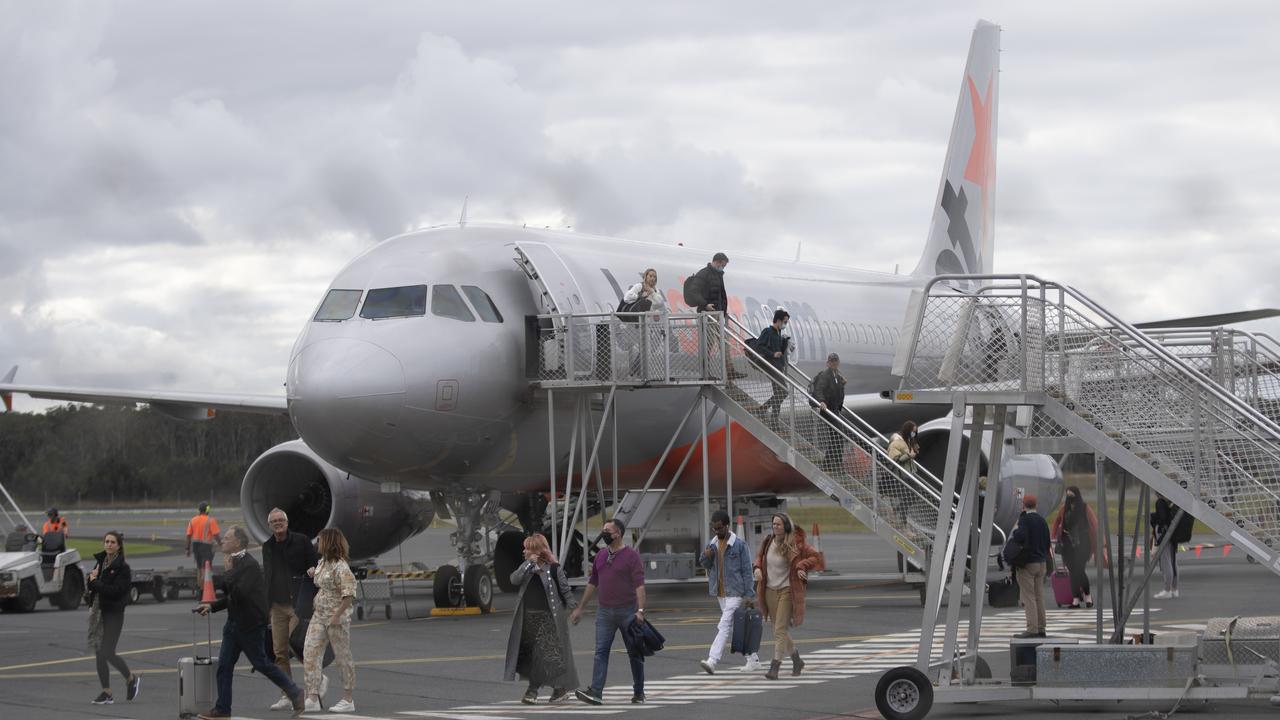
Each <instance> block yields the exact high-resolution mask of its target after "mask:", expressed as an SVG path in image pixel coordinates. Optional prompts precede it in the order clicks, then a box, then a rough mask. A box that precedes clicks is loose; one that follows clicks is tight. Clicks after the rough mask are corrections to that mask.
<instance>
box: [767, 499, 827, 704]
mask: <svg viewBox="0 0 1280 720" xmlns="http://www.w3.org/2000/svg"><path fill="white" fill-rule="evenodd" d="M772 525H773V533H772V534H771V535H767V536H766V537H765V539H764V542H763V543H761V544H760V552H759V553H758V554H757V555H756V562H755V570H754V572H753V575H754V576H755V581H756V594H757V595H758V596H760V597H761V598H763V599H764V604H763V607H762V608H761V610H762V613H761V614H763V615H764V619H765V620H768V619H770V618H772V619H773V662H772V663H770V664H769V671H768V672H767V673H765V677H766V678H769V679H770V680H777V679H778V669H779V668H780V667H782V658H784V657H787V656H788V655H790V656H791V674H792V675H799V674H800V671H801V670H803V669H804V665H805V663H804V661H803V660H801V659H800V652H799V651H798V650H796V645H795V642H793V641H792V639H791V630H790V629H791V628H793V627H799V626H800V625H801V624H802V623H803V622H804V598H805V589H806V588H807V586H808V584H809V571H810V570H812V569H814V568H815V567H817V566H818V553H817V552H816V551H815V550H814V549H813V548H812V547H810V546H809V543H807V542H805V536H804V530H801V529H800V528H798V527H796V526H795V525H794V524H792V522H791V517H790V516H788V515H787V514H786V513H775V514H774V516H773V521H772Z"/></svg>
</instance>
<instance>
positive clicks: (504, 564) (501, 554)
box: [493, 530, 524, 593]
mask: <svg viewBox="0 0 1280 720" xmlns="http://www.w3.org/2000/svg"><path fill="white" fill-rule="evenodd" d="M523 561H524V533H522V532H520V531H519V530H508V531H506V532H504V533H502V534H501V535H499V536H498V542H497V544H496V545H495V546H494V549H493V575H494V579H495V580H497V581H498V589H499V590H501V591H502V592H506V593H510V592H515V591H517V590H519V589H520V586H519V585H513V584H512V583H511V573H513V572H515V571H516V568H518V567H520V563H521V562H523Z"/></svg>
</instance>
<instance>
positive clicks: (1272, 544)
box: [876, 275, 1280, 718]
mask: <svg viewBox="0 0 1280 720" xmlns="http://www.w3.org/2000/svg"><path fill="white" fill-rule="evenodd" d="M907 314H908V316H907V318H906V321H905V323H904V328H903V339H902V343H901V345H900V346H899V348H898V354H897V356H896V357H895V363H894V374H895V375H898V376H900V377H902V383H901V386H900V388H899V389H898V391H897V392H896V393H895V396H894V397H895V401H897V402H902V403H929V404H934V405H937V404H942V405H949V406H950V407H951V408H952V410H951V419H952V442H951V443H950V445H949V447H948V457H947V462H946V466H945V468H946V469H945V472H944V475H943V480H942V487H941V491H940V494H941V495H942V496H944V497H945V496H947V495H949V494H951V493H952V492H953V491H954V490H955V489H956V488H957V487H959V488H960V495H961V498H960V501H959V503H958V505H957V507H958V511H957V512H956V513H946V514H940V515H939V516H938V526H937V528H936V529H935V532H934V534H933V537H934V538H935V539H936V541H937V544H938V545H939V546H940V549H939V551H937V552H935V553H934V555H933V562H932V563H931V565H930V568H929V579H928V587H927V591H926V594H927V600H926V605H925V610H924V619H923V624H922V629H921V639H920V645H919V651H918V656H917V662H916V664H915V665H914V666H912V667H904V668H896V669H894V670H891V671H890V672H888V673H886V674H885V676H884V677H883V678H882V679H881V682H880V685H879V686H878V687H877V693H876V700H877V706H878V707H879V708H880V709H881V712H882V714H884V715H885V716H886V717H894V718H897V717H903V718H905V717H917V718H918V717H923V715H924V714H925V713H926V712H927V711H928V707H929V705H931V704H932V703H933V702H935V701H939V702H976V701H984V700H1053V701H1059V700H1063V699H1089V700H1119V699H1131V700H1139V699H1140V700H1156V699H1162V698H1167V699H1169V700H1177V699H1180V698H1185V699H1192V698H1200V699H1211V698H1227V697H1239V698H1243V697H1257V696H1259V695H1263V696H1266V695H1269V694H1271V693H1274V692H1276V690H1277V687H1276V677H1275V674H1274V673H1270V674H1268V673H1266V672H1265V668H1266V667H1271V668H1272V669H1273V670H1274V669H1275V668H1276V667H1278V666H1277V664H1276V663H1277V661H1280V656H1278V657H1263V656H1262V655H1258V657H1256V658H1255V657H1254V656H1252V655H1250V656H1249V659H1248V660H1247V661H1243V660H1235V661H1232V662H1230V663H1229V666H1228V667H1226V668H1225V669H1223V668H1217V667H1215V666H1214V665H1212V664H1211V661H1210V660H1209V659H1207V658H1208V657H1209V655H1208V654H1206V652H1204V648H1201V650H1202V652H1200V654H1199V657H1200V658H1202V659H1201V660H1197V659H1196V658H1197V654H1196V650H1195V647H1194V642H1193V643H1192V647H1191V649H1190V651H1189V656H1188V655H1187V652H1184V650H1185V648H1181V649H1180V648H1175V647H1170V648H1168V652H1167V653H1166V652H1161V653H1159V654H1158V655H1157V654H1155V653H1148V655H1149V656H1150V657H1149V658H1147V659H1142V658H1141V657H1140V651H1135V650H1132V649H1129V650H1126V649H1124V648H1123V642H1124V640H1125V638H1124V637H1123V628H1124V622H1125V618H1126V617H1127V616H1128V613H1130V612H1132V611H1133V609H1134V606H1135V604H1136V603H1137V602H1139V601H1144V602H1146V598H1147V597H1148V596H1147V594H1146V592H1147V591H1146V588H1147V584H1148V582H1149V580H1150V577H1151V573H1152V572H1153V570H1154V566H1153V564H1152V560H1153V558H1154V557H1158V556H1159V554H1160V553H1162V552H1164V551H1165V549H1166V547H1167V543H1168V537H1167V535H1168V534H1166V538H1165V539H1164V540H1163V541H1162V542H1161V543H1159V544H1158V545H1157V547H1156V548H1155V549H1154V550H1153V552H1151V553H1148V554H1147V556H1146V557H1145V558H1144V562H1145V575H1144V577H1143V579H1142V581H1141V583H1140V584H1139V587H1138V588H1137V590H1135V592H1134V593H1133V594H1132V595H1131V596H1128V597H1126V596H1125V594H1124V590H1123V579H1122V575H1123V572H1122V571H1121V572H1117V571H1116V568H1115V566H1116V565H1117V564H1119V565H1120V566H1121V567H1123V563H1124V561H1125V557H1124V555H1125V553H1124V552H1123V535H1124V530H1123V527H1122V528H1121V530H1120V532H1119V533H1118V536H1117V541H1118V542H1120V543H1121V548H1120V551H1119V552H1118V553H1115V554H1112V553H1111V547H1112V546H1111V543H1110V536H1109V534H1108V533H1109V529H1108V527H1107V520H1106V516H1107V512H1106V502H1107V500H1106V494H1105V491H1104V484H1103V481H1102V472H1101V468H1102V462H1103V461H1104V460H1107V459H1109V460H1111V461H1112V462H1114V463H1116V464H1117V465H1119V466H1120V467H1121V468H1123V469H1124V470H1125V471H1127V472H1128V473H1129V474H1130V475H1132V476H1133V477H1135V478H1137V479H1138V480H1139V481H1141V483H1143V485H1145V489H1144V491H1143V496H1144V499H1145V500H1149V493H1150V492H1155V493H1159V494H1160V495H1163V496H1164V497H1166V498H1168V499H1169V500H1171V501H1172V502H1174V503H1175V504H1176V505H1177V506H1178V507H1179V508H1180V511H1179V516H1181V513H1183V512H1186V513H1190V514H1191V515H1193V516H1194V517H1195V518H1196V519H1198V520H1200V521H1201V522H1202V523H1204V524H1205V525H1207V526H1209V527H1210V528H1211V529H1212V530H1214V531H1215V532H1217V533H1218V534H1219V535H1221V536H1222V537H1224V538H1227V539H1229V540H1230V541H1231V542H1233V543H1235V544H1237V545H1238V546H1240V547H1243V548H1245V549H1246V550H1247V551H1248V552H1249V553H1250V554H1252V555H1253V556H1254V557H1255V558H1256V559H1257V560H1258V561H1259V562H1260V563H1261V564H1263V565H1266V566H1267V567H1268V568H1270V569H1271V571H1272V572H1274V573H1277V574H1280V557H1278V556H1277V552H1276V551H1277V548H1280V426H1278V425H1277V423H1276V420H1275V412H1274V407H1275V400H1276V396H1277V388H1278V387H1280V386H1278V385H1277V383H1276V381H1275V378H1276V372H1277V362H1276V358H1277V353H1276V346H1275V344H1274V343H1273V342H1271V341H1270V339H1269V338H1267V337H1265V336H1255V335H1249V334H1247V333H1241V332H1239V331H1233V330H1225V329H1219V328H1215V329H1192V330H1159V331H1152V332H1150V333H1147V332H1143V331H1140V330H1139V329H1137V328H1135V327H1133V326H1132V325H1130V324H1128V323H1126V322H1124V321H1123V320H1122V319H1120V318H1119V317H1117V316H1115V315H1114V314H1113V313H1111V312H1109V311H1108V310H1107V309H1106V308H1104V307H1102V306H1101V305H1100V304H1098V303H1097V302H1095V301H1094V300H1092V299H1091V298H1089V297H1088V296H1086V295H1084V294H1083V293H1081V292H1079V291H1078V290H1075V289H1074V288H1070V287H1067V286H1064V285H1061V284H1058V283H1054V282H1050V281H1046V280H1042V279H1040V278H1037V277H1034V276H1029V275H1025V276H1024V275H986V276H943V277H938V278H935V279H934V280H932V281H931V282H930V283H929V284H928V285H926V287H925V288H924V289H923V290H922V291H920V292H919V293H917V294H916V296H915V297H913V299H912V302H911V304H910V306H909V309H908V313H907ZM1011 407H1025V408H1029V409H1030V415H1029V418H1028V419H1027V420H1026V428H1025V429H1026V433H1027V437H1026V438H1025V439H1023V440H1020V441H1018V442H1016V443H1015V448H1017V449H1019V450H1021V451H1024V452H1027V451H1036V450H1039V451H1042V452H1092V453H1093V454H1094V455H1095V458H1096V463H1095V467H1096V468H1097V476H1098V492H1099V504H1100V511H1101V512H1100V513H1099V515H1100V520H1101V522H1100V528H1099V535H1098V537H1097V538H1095V539H1094V542H1095V547H1098V548H1102V549H1103V552H1099V553H1096V554H1095V566H1094V569H1095V571H1096V572H1097V573H1098V578H1099V582H1098V583H1097V586H1096V587H1095V591H1096V592H1099V593H1102V594H1103V595H1105V594H1106V593H1104V592H1103V590H1104V589H1108V588H1107V586H1108V585H1109V589H1110V595H1111V604H1112V605H1113V607H1112V620H1113V624H1114V629H1115V631H1114V632H1113V633H1112V634H1111V636H1110V643H1108V644H1107V645H1106V646H1102V637H1103V632H1102V630H1103V614H1102V603H1101V602H1100V603H1099V604H1098V610H1097V624H1098V632H1097V636H1098V641H1099V646H1102V647H1099V646H1086V647H1083V648H1081V649H1080V650H1077V649H1076V648H1074V647H1071V646H1070V644H1069V643H1067V644H1064V643H1055V642H1054V641H1053V640H1052V639H1040V640H1036V639H1030V640H1028V641H1026V642H1027V643H1029V644H1028V646H1027V647H1026V648H1025V650H1028V651H1029V653H1030V658H1031V661H1030V664H1031V670H1030V678H1031V679H1030V682H1028V681H1027V679H1026V677H1023V678H1022V681H1021V682H1019V678H1018V677H1017V675H1016V673H1017V671H1018V670H1019V669H1020V668H1018V667H1017V664H1016V658H1017V657H1018V652H1017V648H1011V657H1014V658H1015V662H1014V668H1013V669H1012V670H1011V672H1012V673H1014V675H1012V676H1011V681H1012V684H1011V683H1010V682H1004V681H998V680H997V681H992V680H989V679H986V678H989V677H990V675H989V673H984V672H983V671H984V669H985V663H982V662H980V659H979V658H978V657H977V654H976V653H977V648H978V647H979V638H980V634H981V628H982V606H983V597H982V595H981V594H975V595H974V597H973V602H972V603H971V605H970V607H969V608H968V609H967V611H966V612H965V614H966V615H967V624H966V625H965V632H964V638H963V639H962V638H961V635H960V628H961V623H960V620H961V613H962V607H961V604H960V603H959V602H958V601H957V600H956V597H957V596H956V595H955V594H954V589H955V588H956V587H958V586H959V584H960V583H961V582H962V581H963V579H964V576H965V572H964V571H963V569H962V568H961V567H960V564H961V563H960V561H961V558H962V557H963V555H962V554H961V553H962V552H964V547H963V546H964V539H965V538H966V537H968V538H970V539H971V541H973V540H977V541H978V552H979V553H983V552H986V551H987V549H988V548H987V543H986V540H987V538H986V537H983V536H981V534H980V533H978V530H979V529H980V528H983V527H989V526H990V525H991V522H992V508H991V506H990V504H988V505H987V507H986V508H985V509H984V510H983V512H982V516H981V517H978V515H977V511H978V507H979V503H978V502H977V497H976V491H974V489H973V483H972V482H970V481H971V480H972V477H966V478H965V479H964V480H963V481H961V479H960V478H958V477H957V476H958V468H959V463H958V460H959V452H960V443H959V442H958V440H959V438H960V437H961V434H962V432H964V430H965V428H966V426H967V425H966V423H967V422H969V421H968V420H966V418H967V417H972V418H973V421H974V422H975V423H980V419H981V418H983V417H984V416H995V417H1003V416H1005V413H1006V411H1007V409H1009V408H1011ZM992 432H999V428H998V427H997V428H994V429H993V430H992ZM1001 444H1002V443H993V445H992V447H993V451H994V452H999V450H998V448H1000V446H1001ZM972 448H973V443H971V445H970V451H971V452H972ZM999 466H1000V465H999V462H997V459H996V458H993V459H992V462H991V473H998V472H999ZM974 472H976V470H975V468H974V465H973V463H972V462H970V463H969V464H968V466H967V468H966V473H968V474H969V475H972V474H973V473H974ZM989 480H991V481H994V479H992V478H989ZM1121 497H1122V498H1123V495H1122V496H1121ZM1121 502H1123V499H1122V500H1121ZM1121 518H1123V513H1122V514H1121ZM1121 522H1123V519H1122V520H1121ZM1147 537H1148V538H1149V535H1148V536H1147ZM1144 542H1145V541H1144ZM943 548H945V549H943ZM1106 556H1110V557H1113V558H1116V561H1115V562H1113V563H1112V564H1111V566H1109V567H1108V576H1109V583H1107V584H1104V583H1103V582H1102V567H1103V563H1101V562H1100V561H1099V560H1100V558H1102V557H1106ZM1117 556H1118V557H1117ZM985 574H986V567H985V566H979V567H977V568H975V569H974V575H975V576H974V577H973V578H971V581H972V582H973V583H974V585H975V586H978V585H980V584H981V583H984V582H985ZM946 588H950V589H951V590H952V591H953V592H952V594H951V599H950V600H946V599H945V597H944V595H943V591H944V589H946ZM1117 588H1119V592H1117ZM1099 599H1101V598H1099ZM1244 620H1249V619H1247V618H1246V619H1242V622H1243V621H1244ZM1235 624H1236V623H1235V622H1234V621H1233V622H1231V623H1230V624H1229V625H1230V626H1234V625H1235ZM1212 625H1213V623H1211V626H1212ZM1242 627H1243V625H1242ZM935 631H938V632H940V633H942V635H941V645H942V647H941V652H940V653H939V652H937V651H935V645H936V644H937V643H936V642H935ZM1143 637H1147V638H1149V637H1150V636H1149V635H1148V634H1147V633H1146V632H1144V633H1143ZM1220 640H1221V639H1220V638H1210V637H1207V636H1206V637H1205V638H1203V639H1202V642H1203V643H1206V644H1207V643H1210V642H1220ZM1015 642H1021V641H1015ZM1072 642H1074V641H1072ZM1146 642H1150V640H1149V639H1148V640H1146ZM1226 643H1227V645H1228V646H1229V645H1230V643H1231V637H1230V630H1229V629H1228V630H1227V637H1226ZM1036 645H1039V646H1041V647H1039V648H1037V647H1036ZM1112 645H1121V649H1118V650H1115V651H1112V650H1105V649H1103V647H1111V646H1112ZM1132 647H1133V646H1132V645H1131V646H1129V648H1132ZM1046 653H1048V654H1047V655H1046ZM1255 654H1256V653H1255ZM1175 656H1176V657H1179V658H1181V657H1189V660H1188V662H1189V663H1197V662H1199V663H1200V667H1199V672H1198V673H1189V674H1188V676H1187V677H1186V678H1185V680H1186V682H1185V684H1184V683H1183V682H1182V678H1181V677H1177V678H1171V677H1170V676H1169V673H1170V668H1171V667H1172V666H1173V662H1172V658H1174V657H1175ZM1085 657H1088V658H1091V660H1090V661H1089V662H1087V663H1085V664H1083V665H1082V666H1081V667H1083V668H1084V670H1083V671H1082V672H1081V674H1078V675H1074V676H1072V675H1071V674H1070V673H1068V674H1067V676H1059V677H1056V678H1055V680H1054V681H1053V682H1049V683H1045V682H1041V683H1037V682H1036V680H1035V677H1036V676H1035V669H1036V667H1037V666H1039V667H1041V669H1042V671H1043V670H1044V669H1046V668H1047V669H1061V668H1067V667H1069V666H1070V663H1071V661H1072V660H1073V659H1074V660H1079V659H1081V658H1085ZM1242 657H1243V656H1242ZM1063 658H1067V659H1066V660H1063ZM1112 661H1115V662H1117V663H1121V664H1122V665H1123V664H1124V663H1126V662H1137V663H1138V664H1139V665H1141V666H1142V667H1141V669H1135V670H1134V672H1138V673H1141V672H1143V671H1145V670H1151V671H1152V672H1153V673H1155V675H1153V676H1152V677H1156V676H1159V678H1160V679H1159V680H1158V681H1153V682H1146V681H1137V680H1132V678H1135V677H1139V676H1140V675H1134V674H1131V673H1129V671H1128V668H1126V671H1125V672H1123V673H1112V675H1111V676H1109V677H1104V676H1105V675H1106V674H1105V673H1103V675H1101V676H1096V677H1094V678H1092V681H1086V677H1087V673H1088V672H1094V673H1097V671H1098V670H1099V668H1103V667H1104V666H1105V664H1106V663H1110V662H1112ZM1239 662H1245V663H1246V664H1247V665H1252V666H1257V667H1259V668H1263V669H1264V671H1263V672H1259V673H1253V672H1252V669H1251V670H1250V672H1249V673H1243V672H1241V671H1239V670H1238V668H1237V667H1236V665H1237V664H1238V663H1239ZM1144 663H1146V664H1144ZM1161 663H1163V665H1160V664H1161ZM1268 663H1270V664H1269V665H1268ZM1158 665H1159V667H1157V666H1158ZM1130 667H1134V668H1137V666H1130ZM1188 667H1189V666H1188ZM1161 673H1164V674H1163V675H1161ZM1215 673H1218V675H1215ZM1175 674H1176V673H1175ZM984 675H985V676H986V678H984V677H983V676H984ZM1220 675H1225V679H1223V677H1220ZM1126 678H1128V679H1129V681H1128V682H1126ZM1042 680H1043V678H1042ZM1170 680H1174V681H1175V682H1172V683H1171V682H1170ZM1162 683H1163V685H1162Z"/></svg>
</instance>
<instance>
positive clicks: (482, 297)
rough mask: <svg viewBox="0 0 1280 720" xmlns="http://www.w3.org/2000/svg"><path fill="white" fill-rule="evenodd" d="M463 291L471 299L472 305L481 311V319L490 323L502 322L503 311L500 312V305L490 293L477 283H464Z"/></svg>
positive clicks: (477, 310)
mask: <svg viewBox="0 0 1280 720" xmlns="http://www.w3.org/2000/svg"><path fill="white" fill-rule="evenodd" d="M462 292H463V293H464V294H465V295H466V296H467V299H468V300H470V301H471V306H472V307H474V308H475V309H476V312H478V313H480V319H481V320H483V321H485V322H488V323H500V322H502V313H500V312H498V306H497V305H494V304H493V299H492V298H490V297H489V293H487V292H485V291H483V290H481V289H480V288H478V287H476V286H475V285H463V286H462Z"/></svg>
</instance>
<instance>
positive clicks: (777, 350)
mask: <svg viewBox="0 0 1280 720" xmlns="http://www.w3.org/2000/svg"><path fill="white" fill-rule="evenodd" d="M790 320H791V314H790V313H788V312H787V311H786V310H783V309H781V308H779V309H777V310H775V311H774V313H773V324H772V325H770V326H769V327H767V328H765V329H764V330H761V331H760V336H759V337H757V338H756V341H755V347H754V349H755V351H756V352H757V353H759V355H760V356H761V357H763V358H764V359H765V362H767V363H769V367H770V368H772V369H773V370H774V371H776V372H777V373H778V374H779V375H780V376H782V377H785V376H786V370H787V349H788V348H787V339H786V338H785V337H783V336H782V331H783V330H785V329H786V327H787V323H788V322H789V321H790ZM773 380H774V382H773V395H772V396H770V397H769V399H768V400H766V401H765V402H764V404H763V405H761V406H760V410H761V414H762V415H763V414H765V413H767V414H768V415H769V416H770V417H769V418H768V420H769V421H771V422H773V423H775V424H776V423H777V422H778V413H779V412H780V411H781V410H782V401H783V400H786V399H787V395H788V393H787V385H786V383H785V382H782V381H781V378H773Z"/></svg>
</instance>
